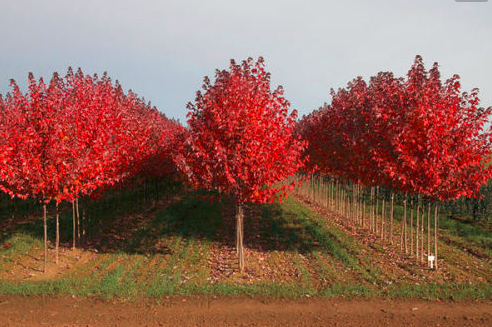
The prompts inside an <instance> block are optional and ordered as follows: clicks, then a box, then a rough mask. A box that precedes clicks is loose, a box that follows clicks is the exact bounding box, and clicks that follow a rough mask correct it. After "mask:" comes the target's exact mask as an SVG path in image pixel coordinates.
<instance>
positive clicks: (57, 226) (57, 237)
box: [55, 202, 60, 264]
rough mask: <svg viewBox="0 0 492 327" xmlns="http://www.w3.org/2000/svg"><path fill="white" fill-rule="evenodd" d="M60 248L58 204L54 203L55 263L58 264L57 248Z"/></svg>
mask: <svg viewBox="0 0 492 327" xmlns="http://www.w3.org/2000/svg"><path fill="white" fill-rule="evenodd" d="M59 247H60V214H59V213H58V202H57V203H56V245H55V263H56V264H58V252H59V251H58V248H59Z"/></svg>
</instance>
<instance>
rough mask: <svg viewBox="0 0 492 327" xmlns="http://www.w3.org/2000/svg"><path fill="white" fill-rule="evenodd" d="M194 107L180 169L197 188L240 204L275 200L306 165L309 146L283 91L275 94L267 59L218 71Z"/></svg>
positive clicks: (190, 113)
mask: <svg viewBox="0 0 492 327" xmlns="http://www.w3.org/2000/svg"><path fill="white" fill-rule="evenodd" d="M203 90H204V92H203V93H202V92H200V91H199V92H197V96H196V100H195V103H194V104H193V103H189V104H188V109H189V113H188V117H189V119H188V124H189V129H190V135H189V137H188V139H187V140H186V142H185V145H184V146H185V148H184V151H183V155H182V157H181V158H180V163H179V165H180V166H181V167H182V169H183V171H184V172H185V173H186V175H187V176H188V177H189V180H190V181H191V183H192V184H193V185H194V186H195V187H197V188H206V189H215V190H217V191H219V193H225V194H229V195H231V196H233V197H234V198H235V199H236V200H237V201H238V202H270V201H274V200H275V199H276V198H278V197H279V196H282V195H284V194H285V190H286V188H287V187H288V186H285V185H284V186H274V184H275V183H277V182H279V181H281V180H283V179H284V178H286V177H287V176H292V175H294V174H295V172H297V171H298V170H299V169H300V168H302V167H303V166H304V160H303V159H301V154H302V151H303V149H304V147H305V143H304V142H302V141H300V140H299V139H298V138H297V137H296V136H295V135H294V128H295V125H296V118H297V112H296V111H295V110H294V111H293V112H292V113H290V114H289V112H288V110H289V105H290V104H289V102H288V101H287V100H286V99H285V98H284V97H283V89H282V88H281V87H278V88H277V89H276V90H274V91H273V92H272V91H271V90H270V74H269V73H267V72H265V70H264V62H263V58H261V57H260V58H259V59H258V61H257V62H256V63H255V62H253V59H251V58H249V59H248V60H246V61H243V62H242V64H240V65H239V64H236V63H235V62H234V61H231V66H230V70H229V71H226V70H217V71H216V79H215V82H214V84H212V83H211V82H210V80H209V79H208V78H205V80H204V84H203Z"/></svg>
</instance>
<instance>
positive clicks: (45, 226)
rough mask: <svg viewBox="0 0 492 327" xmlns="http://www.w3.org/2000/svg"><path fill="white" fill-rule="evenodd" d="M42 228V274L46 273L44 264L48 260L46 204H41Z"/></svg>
mask: <svg viewBox="0 0 492 327" xmlns="http://www.w3.org/2000/svg"><path fill="white" fill-rule="evenodd" d="M43 228H44V264H43V272H44V273H46V262H47V260H48V224H47V223H46V203H43Z"/></svg>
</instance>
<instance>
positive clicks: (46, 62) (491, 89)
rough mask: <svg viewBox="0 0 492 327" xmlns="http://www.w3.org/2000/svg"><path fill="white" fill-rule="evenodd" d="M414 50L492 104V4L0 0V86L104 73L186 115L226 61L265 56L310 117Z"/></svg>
mask: <svg viewBox="0 0 492 327" xmlns="http://www.w3.org/2000/svg"><path fill="white" fill-rule="evenodd" d="M416 54H420V55H422V56H423V58H424V61H425V63H426V65H427V67H429V68H430V67H431V65H432V63H433V62H434V61H437V62H439V64H440V65H441V72H442V75H443V77H445V78H448V77H450V76H451V75H452V74H454V73H457V74H459V75H460V76H461V78H462V85H463V88H464V90H469V89H470V88H472V87H479V88H480V90H481V98H482V100H483V102H482V105H483V106H490V105H492V1H489V2H486V3H457V2H455V1H454V0H425V1H424V0H413V1H411V0H407V1H401V0H386V1H379V0H365V1H362V0H360V1H355V0H352V1H351V0H338V1H328V0H324V1H309V0H305V1H288V0H283V1H267V0H263V1H257V0H249V1H234V0H229V1H227V0H220V1H214V0H207V1H184V0H183V1H166V0H160V1H151V0H140V1H126V0H114V1H113V0H83V1H79V0H0V93H3V94H4V93H6V92H7V91H9V90H10V88H9V86H8V83H9V79H10V78H14V79H16V80H17V81H18V82H19V84H21V85H25V83H26V79H27V73H28V72H29V71H32V72H33V73H34V74H35V75H36V76H43V77H45V78H48V77H51V74H52V73H53V71H58V72H59V73H61V74H63V75H64V74H65V72H66V69H67V67H68V66H73V67H74V68H76V67H81V68H82V69H83V70H84V72H85V73H90V74H93V73H102V72H103V71H108V73H109V74H110V76H111V77H112V78H113V79H119V80H120V82H121V84H122V85H123V87H124V88H125V89H129V88H131V89H132V90H134V91H135V92H137V93H138V94H139V95H141V96H143V97H145V98H146V99H147V100H150V101H151V102H152V103H153V104H154V105H156V106H157V107H158V108H159V109H160V110H161V111H163V112H165V113H166V115H167V116H169V117H174V118H179V119H180V120H181V121H182V122H185V115H186V103H187V102H188V101H191V100H193V99H194V97H195V92H196V91H197V90H198V89H199V88H200V86H201V84H202V80H203V77H204V76H205V75H208V76H210V77H212V76H213V75H214V71H215V69H216V68H221V69H222V68H227V67H228V66H229V60H230V59H231V58H234V59H236V60H242V59H245V58H247V57H248V56H253V57H257V56H258V55H262V56H263V57H265V60H266V64H267V70H269V71H270V72H271V73H272V82H273V86H276V85H278V84H282V85H283V86H284V88H285V92H286V93H285V95H286V98H287V99H289V100H290V101H291V103H292V108H296V109H298V110H299V111H300V113H301V114H306V113H309V112H310V111H312V110H313V109H316V108H318V107H319V106H321V105H322V104H323V102H325V101H330V96H329V89H330V88H331V87H333V88H335V89H336V88H338V87H342V86H345V85H346V83H347V82H348V81H349V80H351V79H352V78H354V77H356V76H358V75H361V76H363V77H365V78H368V77H369V76H371V75H374V74H376V73H377V72H378V71H388V70H389V71H393V72H395V73H396V74H397V75H398V76H402V75H404V74H406V72H407V70H408V69H409V68H410V65H411V64H412V62H413V58H414V57H415V55H416Z"/></svg>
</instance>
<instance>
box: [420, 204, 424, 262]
mask: <svg viewBox="0 0 492 327" xmlns="http://www.w3.org/2000/svg"><path fill="white" fill-rule="evenodd" d="M424 219H425V205H424V202H423V200H422V224H421V226H420V232H421V233H420V238H421V239H420V264H424V243H425V234H424V226H425V223H424Z"/></svg>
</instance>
